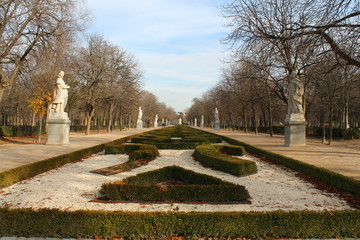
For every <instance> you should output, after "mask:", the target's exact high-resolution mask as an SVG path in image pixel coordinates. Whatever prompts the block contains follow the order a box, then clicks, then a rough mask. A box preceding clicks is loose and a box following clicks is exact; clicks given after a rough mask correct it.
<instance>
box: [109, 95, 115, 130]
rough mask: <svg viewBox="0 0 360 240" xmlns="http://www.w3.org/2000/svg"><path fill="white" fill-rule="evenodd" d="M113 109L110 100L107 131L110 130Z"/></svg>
mask: <svg viewBox="0 0 360 240" xmlns="http://www.w3.org/2000/svg"><path fill="white" fill-rule="evenodd" d="M113 111H114V104H113V103H111V102H110V104H109V112H108V126H107V132H111V127H112V115H113Z"/></svg>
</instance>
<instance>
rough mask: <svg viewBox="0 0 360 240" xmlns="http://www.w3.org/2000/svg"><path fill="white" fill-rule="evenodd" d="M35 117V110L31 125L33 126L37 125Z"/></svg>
mask: <svg viewBox="0 0 360 240" xmlns="http://www.w3.org/2000/svg"><path fill="white" fill-rule="evenodd" d="M35 117H36V112H35V111H33V113H32V119H31V126H32V127H35Z"/></svg>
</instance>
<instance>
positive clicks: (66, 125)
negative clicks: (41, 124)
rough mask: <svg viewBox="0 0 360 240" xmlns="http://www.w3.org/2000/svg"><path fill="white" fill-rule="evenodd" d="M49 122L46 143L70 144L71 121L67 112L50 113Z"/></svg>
mask: <svg viewBox="0 0 360 240" xmlns="http://www.w3.org/2000/svg"><path fill="white" fill-rule="evenodd" d="M47 123H48V140H47V143H46V144H68V143H69V135H70V123H71V121H70V120H69V117H68V116H67V113H65V112H61V113H50V117H49V120H48V121H47Z"/></svg>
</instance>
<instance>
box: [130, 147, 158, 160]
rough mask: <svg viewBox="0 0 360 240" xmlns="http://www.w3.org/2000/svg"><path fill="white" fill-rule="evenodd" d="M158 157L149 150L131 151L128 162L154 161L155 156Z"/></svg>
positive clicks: (154, 152) (155, 152)
mask: <svg viewBox="0 0 360 240" xmlns="http://www.w3.org/2000/svg"><path fill="white" fill-rule="evenodd" d="M158 155H159V152H158V151H157V149H156V151H153V150H150V149H146V150H137V151H133V152H131V153H130V154H129V161H130V162H133V161H136V160H140V159H142V160H154V159H155V158H156V157H157V156H158Z"/></svg>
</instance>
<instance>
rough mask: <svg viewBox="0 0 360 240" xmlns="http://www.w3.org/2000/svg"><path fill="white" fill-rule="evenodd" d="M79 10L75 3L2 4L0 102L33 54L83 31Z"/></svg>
mask: <svg viewBox="0 0 360 240" xmlns="http://www.w3.org/2000/svg"><path fill="white" fill-rule="evenodd" d="M76 9H77V1H76V0H69V1H60V0H55V1H47V0H36V1H30V0H2V1H1V4H0V102H1V100H2V98H3V95H4V91H5V89H7V88H9V87H10V86H11V85H12V84H13V82H14V80H15V78H16V77H17V75H18V74H19V72H20V71H21V68H22V67H23V66H24V64H25V62H26V61H27V59H28V57H29V56H30V54H31V53H32V52H33V51H34V50H36V49H38V48H39V47H42V46H45V45H49V44H51V43H52V40H53V39H54V38H57V37H58V36H61V35H63V34H69V33H71V32H74V31H78V30H80V29H81V28H80V27H81V26H82V20H84V19H85V18H84V16H85V15H84V13H85V11H82V13H80V12H79V11H76Z"/></svg>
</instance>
